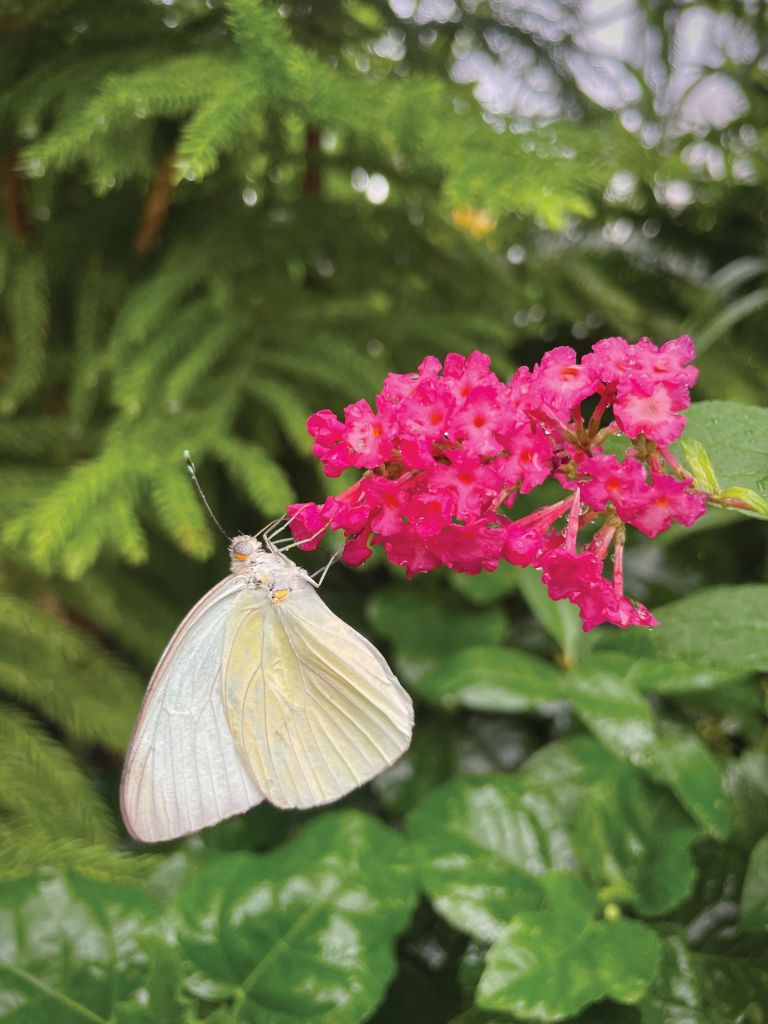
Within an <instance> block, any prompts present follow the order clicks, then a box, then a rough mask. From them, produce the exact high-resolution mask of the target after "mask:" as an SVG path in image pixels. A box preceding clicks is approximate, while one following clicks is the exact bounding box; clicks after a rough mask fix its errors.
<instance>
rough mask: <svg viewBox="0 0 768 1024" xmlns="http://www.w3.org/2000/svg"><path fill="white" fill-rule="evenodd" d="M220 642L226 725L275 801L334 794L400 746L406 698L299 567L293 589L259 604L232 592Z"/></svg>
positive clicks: (407, 724)
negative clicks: (224, 656)
mask: <svg viewBox="0 0 768 1024" xmlns="http://www.w3.org/2000/svg"><path fill="white" fill-rule="evenodd" d="M281 593H282V594H286V592H285V591H283V592H281ZM225 648H226V651H227V659H226V661H225V666H224V700H225V705H226V713H227V718H228V721H229V728H230V732H231V734H232V736H233V738H234V741H235V744H236V746H237V749H238V751H239V752H240V756H241V757H242V758H243V760H245V761H247V763H248V765H249V766H250V768H251V771H252V773H253V775H254V778H255V779H256V781H257V784H258V786H259V788H260V789H261V790H262V791H263V792H264V794H265V795H266V797H267V799H268V800H270V801H271V802H272V803H274V804H276V805H277V806H278V807H312V806H314V805H316V804H323V803H328V802H330V801H332V800H337V799H338V798H339V797H341V796H343V795H344V794H345V793H348V792H349V791H350V790H352V789H355V788H356V787H357V786H361V785H362V784H363V783H364V782H367V781H368V780H369V779H371V778H373V777H374V776H375V775H378V774H379V772H381V771H383V769H384V768H386V767H387V766H388V765H390V764H392V762H393V761H395V760H397V758H398V757H400V755H401V754H402V753H403V752H404V751H405V750H407V748H408V746H409V744H410V741H411V732H412V730H413V706H412V704H411V699H410V697H409V696H408V694H407V693H406V692H405V690H404V689H403V688H402V686H401V685H400V683H399V682H398V681H397V679H396V678H395V676H394V675H393V674H392V672H391V670H390V668H389V666H388V665H387V663H386V661H385V660H384V658H383V657H382V656H381V654H379V652H378V651H377V650H376V648H375V647H374V646H373V645H372V644H371V643H370V642H369V641H368V640H366V639H365V637H363V636H361V635H360V634H359V633H357V632H356V631H355V630H354V629H352V628H351V627H350V626H348V625H347V624H346V623H345V622H342V620H341V619H339V618H337V616H336V615H334V614H333V613H332V612H331V611H330V609H329V608H328V607H327V606H326V605H325V604H324V602H323V601H322V600H321V599H320V597H319V596H318V595H317V593H316V592H315V590H314V589H313V588H312V587H311V586H310V584H309V583H308V582H306V581H305V580H303V579H301V578H299V576H298V573H297V577H296V579H295V581H294V589H292V590H291V591H290V592H289V593H287V594H286V596H285V597H284V599H282V600H278V601H277V602H276V603H274V604H272V603H270V606H269V607H268V608H266V609H265V610H264V611H263V612H262V611H261V610H259V612H256V611H255V610H254V609H253V608H252V607H251V606H250V605H249V603H248V601H247V599H246V598H245V597H241V598H238V599H237V601H236V608H235V610H234V611H233V613H232V615H231V617H230V618H229V621H228V625H227V640H226V643H225Z"/></svg>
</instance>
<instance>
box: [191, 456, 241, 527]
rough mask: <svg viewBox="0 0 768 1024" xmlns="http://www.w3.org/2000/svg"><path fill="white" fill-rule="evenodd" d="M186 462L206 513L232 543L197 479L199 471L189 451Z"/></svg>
mask: <svg viewBox="0 0 768 1024" xmlns="http://www.w3.org/2000/svg"><path fill="white" fill-rule="evenodd" d="M184 461H185V462H186V464H187V472H188V473H189V475H190V476H191V477H192V483H193V484H194V485H195V490H196V491H197V493H198V495H199V496H200V501H202V503H203V505H204V507H205V511H206V512H207V513H208V515H209V516H210V517H211V519H212V520H213V521H214V523H215V524H216V528H217V529H218V531H219V533H221V534H222V535H223V536H224V537H226V538H227V540H228V541H230V542H231V540H232V538H231V537H230V536H229V534H228V533H227V531H226V530H225V529H224V527H223V526H222V525H221V523H220V522H219V520H218V519H217V518H216V516H215V515H214V514H213V509H212V508H211V506H210V505H209V504H208V499H207V498H206V496H205V492H204V491H203V488H202V487H201V486H200V481H199V480H198V478H197V470H196V469H195V464H194V462H193V461H192V456H191V455H190V454H189V452H188V451H185V452H184Z"/></svg>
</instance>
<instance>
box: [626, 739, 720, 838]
mask: <svg viewBox="0 0 768 1024" xmlns="http://www.w3.org/2000/svg"><path fill="white" fill-rule="evenodd" d="M643 764H644V766H645V767H647V769H648V771H649V772H650V773H651V775H652V776H653V777H654V778H656V779H657V780H658V781H659V782H663V783H665V784H666V785H668V786H669V787H670V788H671V789H672V790H673V792H674V793H675V795H676V796H677V798H678V800H679V801H680V803H681V804H682V805H683V807H685V809H686V810H687V811H688V813H689V814H690V815H691V817H692V818H693V819H694V820H695V821H697V822H699V824H700V825H701V826H702V827H703V828H704V829H705V830H706V831H707V832H708V833H709V834H710V835H712V836H715V837H716V838H718V839H724V838H725V837H726V836H727V835H728V833H729V832H730V830H731V824H732V820H731V812H730V808H729V807H728V801H727V800H726V797H725V791H724V789H723V781H722V776H721V773H720V767H719V765H718V763H717V761H716V760H715V758H714V757H713V755H712V754H710V752H709V751H708V750H707V748H706V747H705V746H704V744H703V743H702V741H701V740H700V739H699V738H698V736H694V735H693V734H692V733H690V732H686V731H685V730H683V729H675V730H670V731H668V732H667V733H666V734H665V735H661V736H659V737H658V738H657V739H656V742H655V744H654V746H653V747H652V748H651V749H650V750H649V751H648V752H647V753H646V756H645V758H644V762H643Z"/></svg>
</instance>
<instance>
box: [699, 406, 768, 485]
mask: <svg viewBox="0 0 768 1024" xmlns="http://www.w3.org/2000/svg"><path fill="white" fill-rule="evenodd" d="M686 418H687V424H686V428H685V441H688V442H690V441H694V442H698V444H700V445H702V446H703V447H704V448H705V449H706V451H707V453H708V455H709V458H710V461H711V466H712V470H713V472H714V473H715V475H716V477H717V479H718V481H719V483H720V486H721V487H723V488H728V487H748V488H751V489H752V490H755V491H757V493H758V494H760V495H762V497H764V498H768V409H761V408H759V407H757V406H754V405H742V404H741V403H739V402H717V401H715V402H694V404H693V405H692V406H691V407H690V409H688V411H687V413H686Z"/></svg>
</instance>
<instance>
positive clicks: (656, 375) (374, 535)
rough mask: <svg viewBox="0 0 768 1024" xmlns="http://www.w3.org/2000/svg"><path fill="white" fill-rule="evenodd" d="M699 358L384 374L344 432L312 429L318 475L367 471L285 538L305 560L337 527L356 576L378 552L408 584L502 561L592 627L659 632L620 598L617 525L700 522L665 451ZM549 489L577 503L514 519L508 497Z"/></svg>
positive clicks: (679, 342) (451, 358)
mask: <svg viewBox="0 0 768 1024" xmlns="http://www.w3.org/2000/svg"><path fill="white" fill-rule="evenodd" d="M694 355H695V352H694V347H693V343H692V342H691V340H690V338H687V337H682V338H676V339H674V340H673V341H668V342H667V343H666V344H665V345H662V346H661V347H659V346H656V345H654V344H653V343H652V342H651V341H649V340H648V339H647V338H642V339H641V340H640V341H638V342H637V343H636V344H629V343H628V342H627V341H625V340H624V339H623V338H606V339H605V340H603V341H599V342H597V344H596V345H594V346H593V348H592V351H591V352H590V353H589V354H588V355H586V356H585V357H584V358H583V359H582V360H581V361H579V360H578V359H577V356H576V353H575V352H574V350H573V349H571V348H566V347H560V348H555V349H552V350H551V351H549V352H547V353H546V354H545V355H544V357H543V358H542V360H541V362H540V363H539V364H537V365H536V366H535V367H534V368H533V369H532V370H531V369H528V368H527V367H521V368H520V369H519V370H518V371H517V372H516V373H515V374H514V376H513V377H512V379H511V380H510V381H509V382H508V383H504V382H503V381H501V380H499V378H498V377H497V376H496V374H495V373H493V371H492V370H491V369H490V359H489V358H488V356H486V355H484V354H483V353H481V352H473V353H472V355H470V356H469V357H468V358H464V357H463V356H460V355H456V354H452V355H448V356H446V358H445V362H444V364H443V365H441V364H440V361H439V360H438V359H436V358H435V357H433V356H428V357H427V358H426V359H425V360H424V361H423V362H422V363H421V365H420V367H419V370H418V373H414V374H395V373H391V374H389V375H388V376H387V378H386V380H385V381H384V386H383V388H382V390H381V393H380V394H379V395H378V396H377V399H376V407H375V409H372V408H371V406H370V405H369V404H368V403H367V402H365V401H360V402H355V403H354V404H353V405H349V406H347V408H346V409H345V417H344V420H343V421H341V420H339V419H338V417H337V416H335V415H334V413H332V412H330V411H328V410H323V411H321V412H317V413H315V414H314V415H313V416H310V418H309V420H308V423H307V427H308V429H309V432H310V434H311V435H312V437H313V438H314V440H315V444H314V448H313V451H314V454H315V455H316V456H317V457H318V458H319V459H320V460H321V461H322V463H323V465H324V468H325V472H326V474H327V475H328V476H332V477H335V476H339V475H340V474H341V473H342V472H343V471H344V470H346V469H348V468H350V467H354V468H357V469H361V470H364V471H365V472H364V474H363V476H362V477H361V478H360V479H359V480H357V482H355V483H354V484H352V486H351V487H349V488H348V489H347V490H345V491H344V492H343V493H342V494H340V495H338V496H337V497H330V498H328V499H327V500H326V501H325V502H324V503H323V504H322V505H317V504H315V503H313V502H308V503H304V504H297V505H292V506H290V507H289V509H288V512H289V515H290V517H291V518H290V524H291V529H292V531H293V534H294V537H295V538H296V540H297V541H299V542H300V544H301V547H302V548H304V549H305V550H311V549H313V548H315V547H317V545H318V544H319V543H320V540H321V538H322V536H323V534H324V533H325V532H326V530H329V529H330V530H342V531H343V533H344V535H345V538H346V544H345V547H344V551H343V558H344V560H345V561H346V562H347V563H348V564H349V565H359V564H361V563H362V562H364V561H365V560H366V559H367V558H368V557H369V556H370V554H371V547H372V545H376V544H380V545H382V546H383V548H384V551H385V552H386V555H387V558H388V559H389V560H390V561H391V562H393V563H395V564H396V565H401V566H404V567H405V568H406V570H407V572H408V575H412V574H413V573H417V572H429V571H430V570H432V569H435V568H437V567H438V566H439V565H445V566H447V567H448V568H449V569H453V570H455V571H456V572H466V573H477V572H479V571H480V570H481V569H487V570H493V569H495V568H496V567H497V566H498V564H499V561H500V560H501V559H506V560H507V561H509V562H512V563H514V564H515V565H533V566H535V567H537V568H538V569H540V570H541V572H542V579H543V580H544V582H545V583H546V585H547V587H548V589H549V593H550V595H551V596H552V597H553V598H554V599H559V598H562V597H567V598H568V599H569V600H571V601H572V602H574V603H575V604H577V605H578V607H579V609H580V611H581V615H582V619H583V621H584V628H585V630H588V629H592V628H593V627H594V626H596V625H598V624H599V623H601V622H613V623H615V624H616V625H619V626H628V625H644V626H648V625H654V624H655V621H656V620H655V619H654V618H653V616H652V615H651V614H650V612H649V611H648V610H647V609H646V608H644V607H643V606H642V605H638V604H637V603H633V602H632V601H630V600H629V598H627V597H626V596H624V593H623V573H622V553H623V544H624V535H625V524H629V525H631V526H634V527H636V528H637V529H639V530H641V531H642V532H643V533H645V534H647V536H649V537H655V536H656V535H657V534H659V533H661V532H662V531H663V530H666V529H668V528H669V526H671V525H672V523H675V522H677V523H684V524H685V525H690V524H691V523H693V522H694V521H695V520H696V519H698V518H699V516H701V515H702V514H703V513H704V511H705V509H706V500H705V497H704V496H703V495H702V494H701V493H699V492H697V491H695V490H693V489H692V481H691V479H690V478H688V477H687V476H685V474H684V472H683V471H682V470H681V469H680V467H679V465H678V464H677V463H676V461H675V460H674V458H673V457H672V455H671V454H670V452H669V450H668V447H667V446H668V445H669V444H670V443H671V442H672V441H675V440H676V439H677V438H678V437H679V436H680V434H681V433H682V431H683V428H684V426H685V418H684V417H683V416H682V415H680V413H681V412H682V411H683V410H684V409H685V408H687V406H688V404H689V388H690V387H691V386H692V385H693V383H694V382H695V380H696V375H697V371H696V370H695V369H694V368H693V367H691V366H689V365H688V364H689V363H690V362H691V360H692V359H693V357H694ZM612 435H624V436H625V438H627V439H628V442H627V447H626V450H625V451H624V452H623V453H622V455H623V457H622V458H619V457H617V455H615V454H610V453H607V452H606V451H605V442H606V441H607V440H608V439H609V438H610V437H611V436H612ZM549 478H554V479H555V480H557V481H559V483H560V484H561V485H562V486H563V487H565V488H566V489H568V490H569V491H573V495H572V496H568V497H565V498H564V499H563V500H561V501H558V502H556V503H555V504H553V505H548V506H545V507H542V508H540V509H538V510H537V511H535V512H534V513H532V514H530V515H527V516H525V517H524V518H522V519H513V518H511V516H510V514H509V510H510V509H511V508H512V506H513V505H514V503H515V498H516V497H517V495H518V494H526V493H527V492H529V491H531V490H532V489H533V488H535V487H537V486H538V485H539V484H541V483H543V482H544V481H545V480H547V479H549ZM580 531H584V533H582V534H581V536H582V537H584V536H585V534H586V537H587V539H586V540H582V542H581V544H579V534H580ZM611 547H613V574H612V578H611V579H609V578H608V577H607V576H606V575H605V574H604V567H605V562H606V559H607V557H608V554H609V551H610V549H611Z"/></svg>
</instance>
